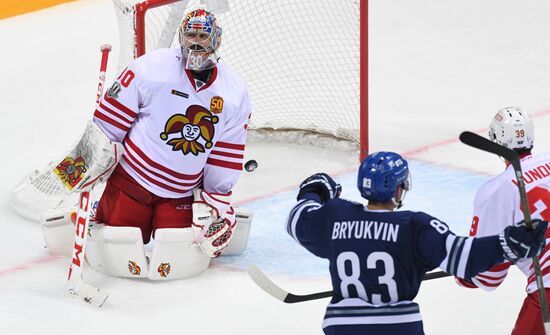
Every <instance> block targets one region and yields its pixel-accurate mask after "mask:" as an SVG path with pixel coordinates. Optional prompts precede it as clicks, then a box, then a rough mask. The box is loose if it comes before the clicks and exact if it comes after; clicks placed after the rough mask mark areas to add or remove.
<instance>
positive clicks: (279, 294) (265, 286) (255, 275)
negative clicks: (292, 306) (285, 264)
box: [247, 265, 288, 301]
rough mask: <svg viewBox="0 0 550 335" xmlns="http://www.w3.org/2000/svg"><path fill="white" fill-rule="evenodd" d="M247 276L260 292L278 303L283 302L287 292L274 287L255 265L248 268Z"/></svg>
mask: <svg viewBox="0 0 550 335" xmlns="http://www.w3.org/2000/svg"><path fill="white" fill-rule="evenodd" d="M247 271H248V275H249V276H250V278H252V280H253V281H254V283H256V285H258V286H259V287H260V288H261V289H262V290H264V291H265V292H266V293H268V294H269V295H271V296H272V297H274V298H276V299H277V300H280V301H285V299H286V297H287V295H288V292H287V291H285V290H283V289H282V288H280V287H279V286H277V285H275V283H273V282H272V281H271V280H270V279H269V278H268V277H267V276H266V275H265V274H264V273H263V272H262V270H260V269H259V268H258V267H257V266H256V265H250V266H249V267H248V270H247Z"/></svg>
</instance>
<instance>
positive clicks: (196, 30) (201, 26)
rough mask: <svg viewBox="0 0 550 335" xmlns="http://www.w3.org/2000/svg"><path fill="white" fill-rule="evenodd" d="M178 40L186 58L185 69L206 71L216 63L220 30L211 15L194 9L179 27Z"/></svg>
mask: <svg viewBox="0 0 550 335" xmlns="http://www.w3.org/2000/svg"><path fill="white" fill-rule="evenodd" d="M179 40H180V46H181V51H182V53H183V56H184V57H185V58H186V64H185V68H186V69H188V70H193V71H202V70H208V69H211V68H213V67H214V66H216V64H217V63H218V59H219V57H218V55H217V54H216V50H218V48H219V46H220V44H221V41H222V28H221V27H220V26H218V23H217V21H216V17H215V16H214V15H213V14H212V13H210V12H207V11H206V10H204V9H196V10H194V11H192V12H190V13H188V14H187V15H185V19H184V20H183V23H182V24H181V26H180V31H179Z"/></svg>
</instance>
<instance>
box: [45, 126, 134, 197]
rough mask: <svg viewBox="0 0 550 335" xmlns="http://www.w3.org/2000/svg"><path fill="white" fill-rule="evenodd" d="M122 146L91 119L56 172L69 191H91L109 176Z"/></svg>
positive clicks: (116, 162) (120, 153) (118, 157)
mask: <svg viewBox="0 0 550 335" xmlns="http://www.w3.org/2000/svg"><path fill="white" fill-rule="evenodd" d="M123 150H124V148H123V147H122V144H120V143H115V142H111V141H110V140H109V138H108V137H107V135H105V133H103V131H102V130H101V129H100V128H99V127H98V126H97V125H96V124H95V123H94V122H93V121H89V122H88V124H87V125H86V130H85V131H84V134H83V135H82V137H81V138H80V140H79V141H78V143H77V144H76V146H75V147H74V148H72V149H71V150H70V151H69V152H68V153H67V155H66V157H65V158H64V159H63V161H61V163H59V164H57V166H56V167H55V168H54V170H53V172H54V173H55V175H56V176H57V177H58V178H59V180H60V182H61V183H62V184H63V185H64V186H65V188H66V191H67V193H69V192H82V191H89V190H91V189H92V187H93V186H94V185H95V184H97V183H99V182H101V181H105V180H107V178H109V176H110V175H111V173H112V172H113V170H114V168H115V166H116V165H117V164H118V162H119V160H120V157H121V156H122V152H123Z"/></svg>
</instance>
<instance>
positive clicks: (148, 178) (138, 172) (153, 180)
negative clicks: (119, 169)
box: [122, 157, 198, 194]
mask: <svg viewBox="0 0 550 335" xmlns="http://www.w3.org/2000/svg"><path fill="white" fill-rule="evenodd" d="M122 158H123V159H124V162H125V163H126V164H128V165H129V166H130V167H131V168H132V170H134V171H135V172H136V173H137V174H139V175H140V176H142V177H143V178H144V179H146V180H148V181H149V182H151V183H153V184H155V185H157V186H158V187H160V188H163V189H165V190H168V191H171V192H174V193H179V194H183V193H186V192H188V191H190V190H192V189H193V188H194V187H189V188H188V189H183V190H182V189H178V188H174V187H172V186H170V185H166V184H164V183H162V182H160V181H158V180H156V179H153V178H151V177H149V176H148V175H146V174H145V173H143V172H142V171H141V170H140V169H138V168H136V166H135V165H134V164H132V162H130V161H129V160H128V159H127V158H126V157H122ZM195 185H198V182H197V183H196V184H195Z"/></svg>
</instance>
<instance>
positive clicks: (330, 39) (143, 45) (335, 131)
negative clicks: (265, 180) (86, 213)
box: [10, 0, 367, 220]
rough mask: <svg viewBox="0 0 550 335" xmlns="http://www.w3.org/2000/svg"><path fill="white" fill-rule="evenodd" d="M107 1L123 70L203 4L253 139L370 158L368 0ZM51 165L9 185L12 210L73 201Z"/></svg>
mask: <svg viewBox="0 0 550 335" xmlns="http://www.w3.org/2000/svg"><path fill="white" fill-rule="evenodd" d="M113 3H114V8H115V12H116V15H117V20H118V24H119V33H120V46H119V59H118V71H119V72H120V71H121V70H122V69H124V68H125V67H126V66H127V65H128V64H129V63H130V62H131V61H132V60H133V59H134V58H136V57H138V56H140V55H142V54H144V53H146V52H148V51H150V50H154V49H157V48H167V47H172V48H178V47H179V44H178V27H179V25H180V23H181V21H182V19H183V15H184V14H185V13H187V12H188V11H190V10H192V9H195V8H198V7H206V9H208V10H210V11H212V12H213V13H214V14H215V15H216V16H217V18H218V20H219V24H220V26H221V27H222V29H223V41H222V44H221V47H220V49H219V50H218V54H219V55H220V56H221V60H220V61H221V62H223V63H225V64H227V65H228V66H229V67H231V68H232V69H233V70H234V71H235V72H236V73H238V74H239V75H241V76H242V77H243V78H244V79H245V81H246V82H247V84H248V87H249V93H250V97H251V100H252V104H253V114H252V119H251V124H250V128H249V129H250V130H251V131H250V132H249V140H251V141H263V142H266V141H268V142H272V141H285V142H297V143H307V144H315V145H320V146H323V147H338V148H343V149H346V150H356V151H357V152H359V150H361V154H362V155H363V154H364V153H366V151H367V143H366V124H367V122H366V119H367V114H366V101H367V99H366V91H367V88H366V71H364V73H363V75H364V76H360V64H363V66H364V69H366V59H365V58H366V51H364V50H366V48H364V49H363V52H361V47H360V41H361V40H363V41H365V43H364V44H366V27H365V26H366V19H365V17H366V12H367V11H366V7H367V0H361V1H360V0H338V1H334V0H300V1H293V0H272V1H258V0H147V1H145V0H113ZM360 5H362V6H360ZM361 7H363V10H364V11H363V12H362V13H361V11H360V9H361ZM361 16H362V18H361V20H360V17H361ZM363 20H364V21H363ZM361 22H362V25H361ZM361 26H363V28H361ZM361 30H363V32H364V34H363V35H362V34H360V31H361ZM361 55H363V56H361ZM360 78H361V79H362V81H361V80H360ZM360 82H362V83H364V84H363V85H362V86H361V85H360ZM361 128H363V129H361ZM53 168H54V164H53V163H51V164H50V165H49V166H48V167H46V168H44V169H42V170H36V171H33V172H32V173H31V174H29V175H28V176H26V177H25V179H23V180H22V181H21V182H20V183H19V184H18V185H17V186H16V187H15V188H14V190H13V191H12V193H11V196H10V204H11V206H12V207H13V208H14V209H15V210H16V211H17V212H18V213H19V214H21V215H23V216H25V217H27V218H30V219H32V220H38V218H39V215H40V213H41V212H42V211H44V210H48V209H53V208H59V207H63V206H67V205H73V204H74V203H76V201H77V200H76V199H77V198H76V197H72V196H68V195H67V194H66V193H64V190H62V189H59V187H56V185H57V184H56V183H54V181H55V180H52V178H56V177H55V175H53V173H52V170H53Z"/></svg>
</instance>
